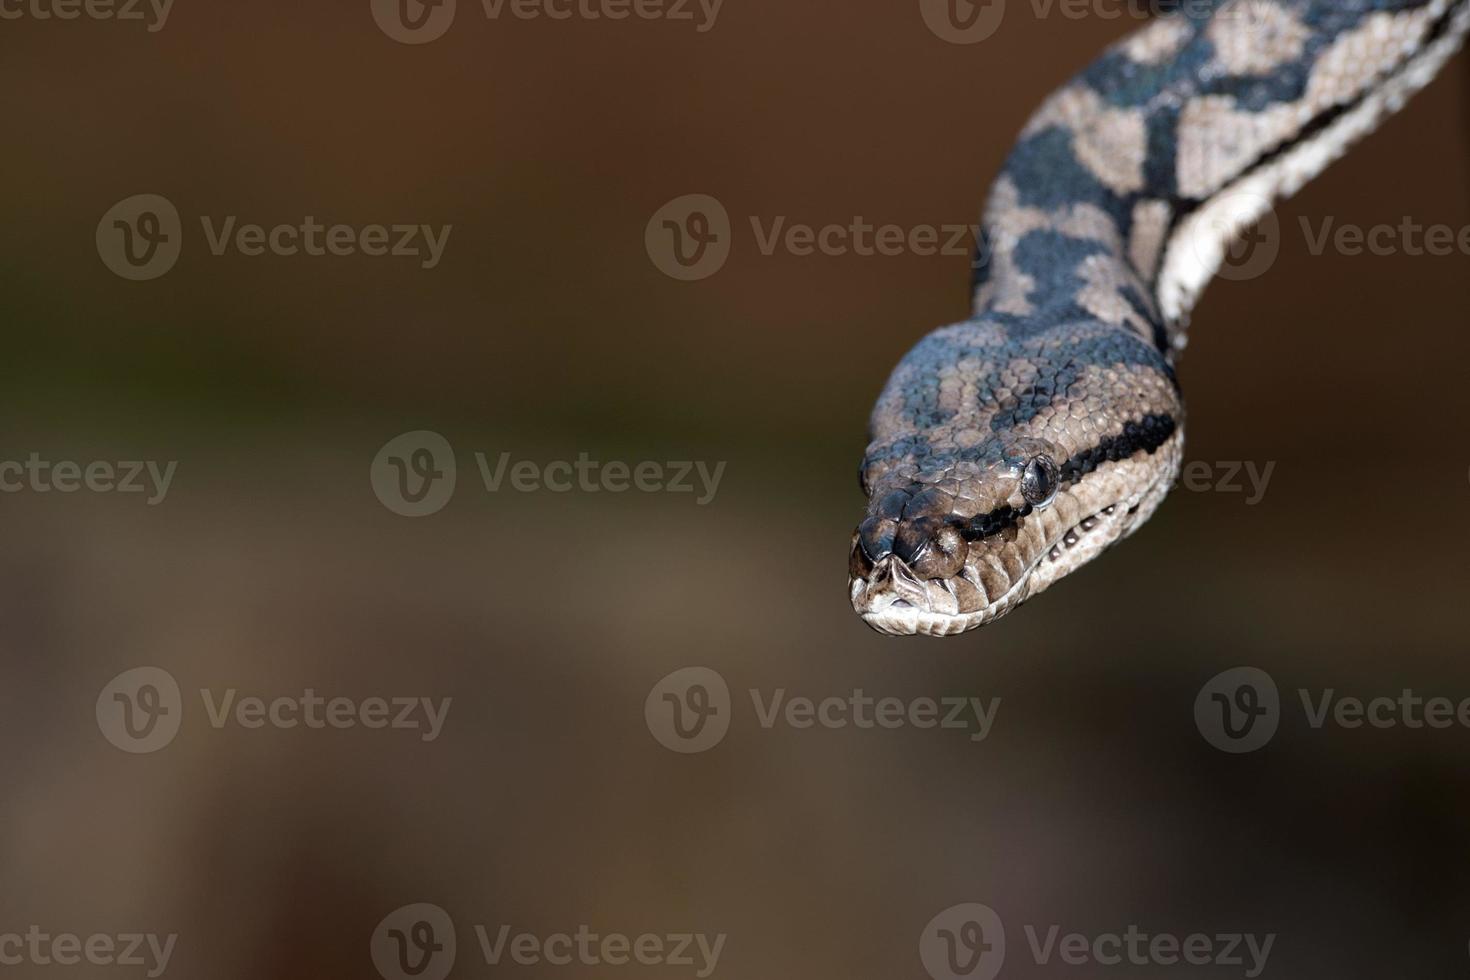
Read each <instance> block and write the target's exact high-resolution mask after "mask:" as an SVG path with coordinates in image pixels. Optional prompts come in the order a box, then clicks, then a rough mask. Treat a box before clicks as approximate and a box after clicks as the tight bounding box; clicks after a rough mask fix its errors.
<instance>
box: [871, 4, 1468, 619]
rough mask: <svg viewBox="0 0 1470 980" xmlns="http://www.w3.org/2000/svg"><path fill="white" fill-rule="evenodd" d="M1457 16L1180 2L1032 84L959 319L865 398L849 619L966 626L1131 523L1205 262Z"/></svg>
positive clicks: (1043, 585)
mask: <svg viewBox="0 0 1470 980" xmlns="http://www.w3.org/2000/svg"><path fill="white" fill-rule="evenodd" d="M1467 25H1470V0H1194V2H1188V0H1181V2H1180V3H1179V4H1178V5H1177V8H1176V9H1172V10H1170V11H1169V12H1166V13H1161V14H1160V15H1159V16H1158V17H1156V18H1154V19H1152V20H1150V22H1149V23H1148V24H1147V25H1145V26H1142V27H1140V28H1138V29H1137V30H1135V31H1133V32H1132V33H1130V34H1128V35H1127V36H1125V37H1124V38H1123V39H1122V40H1121V41H1120V42H1118V43H1116V44H1114V45H1113V46H1111V47H1109V48H1108V49H1106V50H1105V51H1104V52H1103V53H1102V55H1101V56H1099V57H1098V58H1097V60H1095V61H1094V62H1092V63H1091V64H1090V65H1089V66H1088V67H1087V68H1085V69H1084V70H1083V71H1082V72H1081V73H1080V74H1079V75H1077V76H1076V77H1075V78H1073V79H1072V80H1071V81H1070V82H1067V83H1065V84H1064V85H1063V86H1062V87H1061V88H1059V89H1058V90H1057V91H1055V92H1054V93H1052V94H1051V95H1050V96H1049V97H1048V98H1047V99H1045V100H1044V101H1043V103H1042V104H1041V106H1040V108H1039V109H1038V110H1036V111H1035V113H1034V114H1033V115H1032V116H1031V118H1030V119H1029V121H1028V122H1027V123H1026V124H1025V126H1024V128H1023V129H1022V131H1021V134H1020V136H1019V137H1018V139H1017V140H1016V142H1015V144H1014V146H1013V147H1012V148H1011V150H1010V153H1009V155H1008V156H1007V158H1006V161H1005V163H1004V164H1003V166H1002V168H1001V172H1000V174H999V176H998V177H997V178H996V180H995V183H994V184H993V185H992V187H991V190H990V193H989V196H988V200H987V202H986V205H985V208H984V210H983V213H982V218H981V222H980V225H979V231H978V234H977V249H976V258H975V263H974V275H973V281H972V284H971V285H972V297H973V306H972V310H971V315H970V317H969V318H968V319H966V320H964V321H963V322H960V323H955V324H951V325H949V326H945V327H942V328H940V329H938V330H935V331H933V332H932V333H929V334H928V335H927V336H925V337H923V338H922V339H921V340H920V341H919V342H918V343H917V344H916V345H915V346H914V347H913V348H912V349H911V350H910V351H909V352H908V353H907V354H905V355H904V357H903V358H902V359H901V360H900V361H899V363H898V365H897V366H896V367H895V368H894V369H893V371H892V373H891V375H890V376H889V378H888V381H887V383H886V384H885V385H884V387H883V389H882V392H881V394H880V395H879V396H878V400H877V403H876V405H875V406H874V408H873V412H872V415H871V417H870V420H869V425H868V445H867V448H866V450H865V452H864V456H863V461H862V465H861V467H860V469H859V482H860V485H861V487H862V489H863V492H864V493H865V494H866V495H867V498H868V503H867V509H866V513H865V514H864V516H863V519H862V521H861V522H860V523H859V524H858V526H857V528H856V530H855V531H854V532H853V536H852V545H851V550H850V553H849V560H848V581H849V597H850V599H851V601H852V606H853V609H854V610H855V611H856V612H857V613H858V614H859V615H860V616H861V617H862V620H863V621H864V622H865V623H867V624H868V625H869V626H871V627H873V628H874V629H876V630H878V631H879V632H882V633H888V634H898V635H911V634H922V635H928V636H948V635H954V634H958V633H963V632H965V631H967V630H970V629H974V628H975V627H978V626H982V625H985V624H987V623H991V622H994V621H995V620H996V619H998V618H1000V617H1001V616H1004V615H1005V614H1006V613H1007V612H1010V611H1011V610H1013V609H1015V608H1016V607H1017V606H1019V605H1020V604H1021V603H1023V602H1025V601H1026V600H1027V599H1029V598H1031V597H1033V596H1036V595H1038V594H1039V593H1041V592H1043V591H1044V590H1045V589H1047V588H1048V587H1050V586H1051V585H1053V584H1054V583H1056V582H1057V581H1059V580H1061V579H1062V578H1064V577H1066V576H1067V575H1068V574H1070V573H1071V572H1074V571H1076V570H1077V569H1079V568H1081V567H1082V566H1083V565H1085V564H1087V563H1088V562H1090V561H1091V560H1092V559H1094V558H1096V557H1097V556H1098V555H1100V554H1101V553H1102V552H1103V551H1105V550H1107V549H1108V548H1110V547H1111V546H1112V545H1114V544H1116V543H1117V542H1119V541H1121V540H1122V539H1123V538H1125V537H1127V536H1128V535H1130V534H1132V533H1133V532H1134V531H1136V530H1138V529H1139V528H1140V527H1141V526H1142V525H1143V524H1144V522H1145V521H1147V520H1148V518H1149V517H1150V516H1151V515H1152V514H1153V513H1154V511H1155V510H1156V509H1157V508H1158V507H1159V505H1160V503H1161V502H1162V501H1163V500H1164V497H1165V496H1166V495H1167V493H1168V492H1169V489H1170V488H1171V487H1172V486H1173V484H1174V482H1175V480H1176V479H1177V477H1178V475H1179V470H1180V466H1181V460H1182V457H1183V446H1184V404H1183V398H1182V395H1181V391H1180V386H1179V381H1178V378H1177V375H1176V366H1177V363H1178V360H1179V357H1180V354H1181V353H1182V351H1183V349H1184V344H1185V338H1186V329H1187V327H1188V323H1189V318H1190V313H1191V311H1192V310H1193V308H1194V306H1195V304H1196V302H1197V300H1198V299H1199V297H1200V294H1201V293H1202V291H1203V290H1204V288H1205V286H1206V284H1207V283H1208V282H1209V281H1210V280H1211V279H1213V278H1214V277H1215V276H1216V274H1217V273H1218V272H1219V271H1220V269H1221V266H1222V264H1223V263H1225V262H1226V260H1227V256H1228V254H1229V252H1230V250H1231V249H1239V248H1240V235H1241V234H1242V233H1243V232H1244V231H1246V230H1247V229H1250V228H1252V227H1254V226H1255V225H1256V223H1257V222H1259V221H1261V220H1262V219H1263V218H1264V217H1266V216H1267V215H1268V214H1269V213H1270V212H1271V211H1272V209H1273V207H1274V206H1275V204H1276V203H1277V202H1278V201H1280V200H1282V199H1284V198H1286V197H1287V196H1289V195H1290V194H1292V193H1294V192H1296V191H1297V190H1298V189H1300V188H1301V187H1302V186H1303V185H1304V184H1305V183H1306V182H1307V181H1309V180H1311V179H1312V178H1313V177H1315V176H1316V175H1318V174H1319V173H1321V172H1322V170H1323V169H1324V168H1326V167H1327V166H1328V165H1329V164H1331V163H1332V162H1334V161H1335V160H1336V159H1338V158H1339V157H1340V156H1342V155H1343V153H1345V152H1346V150H1347V149H1348V148H1349V147H1350V146H1351V145H1353V144H1354V143H1355V142H1357V141H1358V140H1359V139H1361V138H1362V137H1364V136H1366V135H1367V134H1369V133H1371V132H1372V131H1373V130H1375V129H1376V128H1377V127H1378V126H1379V124H1380V123H1381V122H1382V121H1383V120H1384V119H1386V118H1388V117H1389V116H1390V115H1392V114H1393V113H1395V112H1397V111H1398V110H1399V109H1400V108H1401V107H1402V106H1403V105H1404V103H1405V102H1406V101H1407V99H1408V98H1409V97H1410V96H1411V95H1413V94H1414V93H1415V92H1417V91H1418V90H1420V89H1421V88H1423V87H1424V86H1425V85H1427V84H1428V83H1429V82H1430V81H1431V80H1432V79H1433V78H1434V77H1435V76H1436V75H1437V74H1438V73H1439V71H1440V69H1441V68H1443V66H1444V65H1445V63H1446V62H1447V61H1448V60H1449V59H1450V58H1451V56H1452V55H1453V54H1454V53H1455V51H1456V50H1457V49H1458V48H1459V46H1460V45H1461V43H1462V42H1463V40H1464V36H1465V34H1466V29H1467Z"/></svg>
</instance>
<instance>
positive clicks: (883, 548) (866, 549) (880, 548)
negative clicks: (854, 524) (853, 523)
mask: <svg viewBox="0 0 1470 980" xmlns="http://www.w3.org/2000/svg"><path fill="white" fill-rule="evenodd" d="M893 531H894V524H893V521H890V520H885V519H883V518H881V517H869V518H868V519H867V520H865V521H863V522H862V523H861V524H859V525H858V529H857V544H858V550H859V551H861V552H862V555H863V557H864V558H866V559H867V560H868V563H869V564H877V563H878V562H880V561H882V560H883V559H884V558H885V557H886V556H887V555H888V554H890V553H891V552H892V551H893Z"/></svg>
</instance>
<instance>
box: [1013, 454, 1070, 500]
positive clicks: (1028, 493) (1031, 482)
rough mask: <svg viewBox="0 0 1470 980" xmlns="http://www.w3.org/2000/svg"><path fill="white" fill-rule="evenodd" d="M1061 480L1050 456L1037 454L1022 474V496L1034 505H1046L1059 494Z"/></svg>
mask: <svg viewBox="0 0 1470 980" xmlns="http://www.w3.org/2000/svg"><path fill="white" fill-rule="evenodd" d="M1060 483H1061V480H1060V478H1059V474H1058V472H1057V464H1056V463H1054V462H1052V459H1051V457H1050V456H1036V457H1034V458H1033V459H1032V460H1031V462H1029V463H1027V464H1026V469H1025V471H1024V472H1023V473H1022V474H1021V496H1023V497H1025V498H1026V502H1027V503H1029V504H1030V505H1031V506H1033V507H1045V506H1046V505H1047V504H1049V503H1051V502H1052V499H1053V498H1054V497H1056V495H1057V487H1058V486H1059V485H1060Z"/></svg>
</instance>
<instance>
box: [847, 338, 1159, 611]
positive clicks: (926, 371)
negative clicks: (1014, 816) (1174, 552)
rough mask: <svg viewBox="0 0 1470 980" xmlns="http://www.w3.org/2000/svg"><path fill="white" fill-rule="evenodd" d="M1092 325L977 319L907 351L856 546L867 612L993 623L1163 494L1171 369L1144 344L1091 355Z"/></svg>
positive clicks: (882, 407) (878, 434)
mask: <svg viewBox="0 0 1470 980" xmlns="http://www.w3.org/2000/svg"><path fill="white" fill-rule="evenodd" d="M946 334H947V335H946ZM936 336H938V337H940V340H939V341H937V342H936V341H934V339H933V338H934V337H936ZM1089 336H1090V334H1089V332H1088V331H1087V330H1085V329H1082V328H1079V330H1078V331H1076V332H1075V333H1072V334H1063V343H1061V344H1057V343H1055V342H1053V343H1052V344H1051V346H1049V347H1047V348H1044V349H1043V348H1031V347H1028V346H1026V345H1023V344H1018V343H1016V342H1015V341H1014V339H1013V338H1010V337H1006V336H1004V335H1002V334H1000V333H998V332H997V331H994V330H988V329H986V328H984V327H983V326H981V325H976V324H965V325H961V326H960V327H955V328H947V329H946V331H938V332H937V333H936V335H931V339H930V340H929V341H926V342H924V343H921V344H920V345H919V347H918V348H916V349H915V350H914V351H913V352H911V354H910V356H909V357H907V358H905V360H904V362H903V363H901V364H900V365H899V368H898V370H897V371H895V373H894V377H893V378H892V379H890V381H889V384H888V387H887V389H885V392H884V395H883V397H881V398H880V399H879V402H878V407H877V409H876V410H875V412H874V424H873V431H874V439H873V441H872V442H871V444H870V445H869V446H868V449H867V453H866V454H865V457H864V461H863V466H862V469H861V471H860V479H861V483H862V486H863V489H864V491H865V492H866V493H867V494H868V498H869V499H868V508H867V513H866V514H865V515H864V517H863V520H862V522H861V523H860V524H859V525H858V526H857V529H856V530H855V531H854V532H853V537H852V547H851V551H850V553H849V558H848V573H849V580H848V586H849V595H850V598H851V600H852V605H853V609H855V610H856V611H857V612H858V614H859V615H860V616H862V618H863V620H864V621H865V622H866V623H867V624H868V625H869V626H871V627H873V628H874V629H876V630H879V631H881V632H884V633H898V634H911V633H922V634H927V635H938V636H943V635H949V634H954V633H960V632H964V631H965V630H969V629H973V628H974V627H977V626H980V625H983V624H985V623H988V622H991V621H993V620H995V619H997V618H999V617H1000V616H1003V615H1004V614H1005V613H1007V612H1009V611H1010V610H1012V609H1014V608H1015V607H1016V606H1018V605H1020V604H1021V603H1022V602H1024V601H1025V600H1026V599H1028V598H1030V597H1031V596H1034V595H1036V594H1038V593H1040V592H1041V591H1042V590H1044V589H1045V588H1047V587H1048V586H1049V585H1051V584H1052V583H1053V582H1055V581H1057V580H1058V579H1060V578H1062V577H1063V576H1065V575H1067V574H1068V573H1070V572H1072V571H1073V570H1075V569H1077V568H1079V567H1081V566H1082V565H1083V564H1085V563H1087V562H1088V561H1090V560H1091V559H1092V558H1094V557H1096V556H1097V555H1098V554H1100V553H1101V552H1102V551H1103V550H1104V549H1106V548H1107V547H1108V546H1109V545H1111V544H1113V543H1114V542H1116V541H1118V540H1119V539H1120V538H1122V537H1124V536H1125V535H1127V534H1129V533H1131V531H1132V530H1133V529H1135V528H1137V527H1138V526H1139V525H1141V524H1142V523H1143V522H1144V521H1145V520H1146V519H1147V518H1148V516H1149V515H1150V514H1151V513H1152V512H1153V510H1154V508H1155V507H1157V506H1158V504H1159V503H1160V502H1161V501H1162V500H1163V498H1164V496H1165V494H1166V493H1167V492H1168V490H1169V487H1170V486H1171V485H1172V484H1173V482H1174V478H1175V476H1176V475H1177V473H1178V468H1179V457H1180V453H1181V451H1182V443H1183V427H1182V424H1181V423H1180V421H1179V420H1180V419H1181V418H1182V406H1181V405H1180V402H1179V398H1178V392H1177V389H1176V387H1175V385H1174V381H1173V376H1172V373H1171V372H1170V371H1169V370H1168V368H1167V366H1166V365H1165V364H1164V363H1163V361H1162V359H1161V358H1158V357H1157V355H1152V353H1151V351H1150V350H1149V349H1148V348H1146V347H1142V346H1140V348H1139V350H1138V351H1125V352H1123V354H1124V356H1120V355H1119V353H1118V352H1117V351H1115V350H1110V351H1109V352H1108V358H1109V363H1104V364H1101V365H1097V366H1092V365H1084V361H1083V358H1084V357H1085V356H1088V354H1089V348H1088V347H1087V346H1086V342H1087V339H1088V337H1089ZM1068 338H1070V339H1072V340H1074V341H1075V343H1071V344H1069V343H1067V342H1066V340H1067V339H1068ZM1069 348H1070V349H1069ZM1134 354H1136V355H1137V356H1133V355H1134ZM1130 359H1131V361H1132V363H1128V362H1129V360H1130ZM1092 360H1093V361H1097V360H1099V359H1098V358H1096V357H1093V358H1092ZM1079 365H1084V366H1081V367H1079Z"/></svg>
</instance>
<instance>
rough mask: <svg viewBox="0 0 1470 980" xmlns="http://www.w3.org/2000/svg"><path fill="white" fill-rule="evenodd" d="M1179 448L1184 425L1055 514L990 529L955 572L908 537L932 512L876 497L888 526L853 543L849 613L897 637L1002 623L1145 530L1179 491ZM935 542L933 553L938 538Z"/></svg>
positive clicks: (1054, 506)
mask: <svg viewBox="0 0 1470 980" xmlns="http://www.w3.org/2000/svg"><path fill="white" fill-rule="evenodd" d="M1183 442H1184V432H1183V426H1182V425H1179V426H1177V427H1175V428H1173V429H1171V431H1170V434H1169V436H1168V437H1167V439H1165V441H1164V442H1163V443H1162V444H1161V445H1159V446H1157V447H1155V448H1153V449H1151V450H1145V449H1139V450H1137V451H1136V452H1135V453H1133V454H1131V455H1130V456H1129V457H1128V458H1126V459H1119V460H1109V461H1107V462H1105V463H1103V464H1101V465H1099V466H1098V467H1097V468H1096V469H1094V470H1092V471H1090V472H1089V473H1088V474H1087V475H1086V476H1084V477H1083V478H1082V479H1080V480H1079V481H1077V482H1075V483H1074V484H1072V485H1070V486H1068V487H1067V489H1066V490H1064V491H1063V492H1062V493H1060V494H1058V496H1057V498H1056V499H1055V500H1054V501H1053V502H1052V503H1051V504H1050V505H1049V506H1047V507H1045V508H1035V509H1029V510H1027V509H1021V510H1015V511H1014V512H1015V513H1016V514H1019V515H1021V516H1019V517H1017V518H1016V519H1015V520H1014V522H1013V523H1011V524H1009V525H1007V526H1005V527H1003V528H1002V529H1001V530H999V531H995V530H994V524H990V525H988V526H987V532H988V533H986V534H985V535H984V536H982V537H979V538H977V539H975V540H971V541H969V542H968V543H967V546H966V548H965V550H964V552H963V559H962V561H961V562H960V563H959V564H958V568H957V570H955V571H953V572H949V571H948V569H949V567H950V566H948V565H946V566H936V565H935V564H934V563H933V562H932V561H930V560H928V553H927V552H926V550H925V549H924V548H923V547H915V546H914V545H913V544H912V537H913V536H912V535H905V532H906V531H907V530H909V529H911V528H912V527H914V526H916V525H923V526H927V525H928V524H930V523H932V522H933V520H934V518H933V514H932V512H930V509H929V508H928V507H926V508H924V509H923V511H922V512H921V516H919V517H917V518H915V519H912V520H910V519H908V515H907V512H906V510H905V511H903V512H900V513H897V514H895V513H894V501H893V500H892V499H891V496H885V494H883V493H882V492H880V493H878V494H876V495H875V502H874V504H873V505H872V509H873V512H874V513H875V514H880V515H889V516H886V517H885V518H884V520H883V521H882V522H880V525H881V526H875V525H874V524H872V523H869V522H868V521H865V522H864V524H863V525H860V526H859V528H858V531H856V532H855V533H854V535H853V544H852V551H851V556H850V569H849V571H850V579H849V583H848V591H849V598H850V599H851V601H852V606H853V609H854V610H855V611H856V612H857V613H858V614H859V615H860V616H861V617H862V619H863V621H864V622H865V623H867V624H868V626H870V627H872V628H873V629H875V630H877V631H878V632H880V633H888V634H894V635H915V634H918V635H925V636H952V635H954V634H957V633H963V632H965V631H967V630H971V629H974V628H976V627H979V626H983V625H985V624H987V623H990V622H993V621H994V620H996V619H999V618H1000V617H1002V616H1004V615H1005V614H1006V613H1008V612H1010V611H1011V610H1012V609H1014V608H1016V607H1017V606H1019V605H1020V604H1021V603H1023V602H1025V601H1026V600H1027V599H1029V598H1032V597H1033V596H1036V595H1038V594H1039V593H1041V592H1042V591H1044V590H1045V589H1047V588H1048V587H1049V586H1051V585H1052V584H1053V583H1054V582H1057V581H1059V580H1060V579H1062V578H1064V577H1066V576H1067V575H1068V574H1070V573H1071V572H1073V571H1075V570H1076V569H1078V568H1080V567H1081V566H1082V565H1085V564H1086V563H1087V562H1089V561H1091V560H1092V559H1093V558H1095V557H1097V556H1098V555H1100V554H1101V553H1102V552H1103V551H1105V550H1106V549H1107V548H1108V547H1110V546H1111V545H1113V544H1114V543H1116V542H1117V541H1119V540H1121V539H1122V538H1124V537H1126V536H1127V535H1129V534H1131V533H1132V532H1133V531H1134V530H1136V529H1137V528H1138V527H1140V526H1141V525H1142V524H1143V523H1144V521H1146V520H1147V519H1148V517H1149V516H1150V515H1151V514H1152V513H1153V511H1154V509H1155V508H1157V507H1158V505H1159V504H1160V503H1161V502H1162V501H1163V499H1164V497H1165V496H1166V495H1167V493H1168V491H1169V488H1170V487H1171V486H1173V483H1174V480H1175V478H1176V477H1177V475H1178V471H1179V465H1180V461H1181V458H1182V455H1183ZM991 479H992V480H994V479H997V477H995V476H994V475H992V476H991ZM903 493H904V494H905V495H906V496H907V497H909V498H910V499H913V500H916V501H920V502H926V501H927V502H930V503H931V504H932V502H933V500H934V497H933V494H932V493H929V492H927V491H925V490H922V489H920V490H912V489H906V490H904V491H903ZM891 494H892V491H889V495H891ZM885 501H886V502H885ZM1012 502H1014V501H1012ZM1012 509H1013V510H1014V508H1012ZM906 537H908V538H909V539H910V541H911V543H910V546H909V548H908V549H907V550H906V551H905V552H904V553H903V554H900V553H898V552H896V551H887V552H883V553H881V554H880V555H879V556H878V557H877V559H876V560H874V559H873V558H872V557H870V554H871V553H872V552H873V551H881V548H880V547H878V546H876V545H875V543H874V542H878V543H879V544H881V543H883V542H890V541H891V542H892V543H893V544H894V545H899V544H900V542H902V541H903V540H904V539H905V538H906ZM933 540H934V541H935V542H936V544H937V542H938V541H939V536H938V535H937V534H936V535H935V537H934V539H933ZM926 567H927V568H928V569H929V570H930V572H929V574H925V571H924V570H925V568H926ZM936 569H942V573H941V571H937V570H936Z"/></svg>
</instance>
